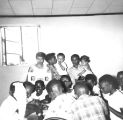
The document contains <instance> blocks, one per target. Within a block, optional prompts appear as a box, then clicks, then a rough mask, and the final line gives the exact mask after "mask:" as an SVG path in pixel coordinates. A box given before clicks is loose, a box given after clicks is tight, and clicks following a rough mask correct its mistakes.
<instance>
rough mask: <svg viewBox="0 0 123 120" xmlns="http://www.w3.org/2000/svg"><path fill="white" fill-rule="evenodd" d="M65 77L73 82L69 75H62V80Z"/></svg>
mask: <svg viewBox="0 0 123 120" xmlns="http://www.w3.org/2000/svg"><path fill="white" fill-rule="evenodd" d="M63 78H67V79H68V81H69V82H72V81H71V78H70V76H69V75H62V76H61V78H60V80H61V81H62V79H63Z"/></svg>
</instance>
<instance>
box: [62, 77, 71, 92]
mask: <svg viewBox="0 0 123 120" xmlns="http://www.w3.org/2000/svg"><path fill="white" fill-rule="evenodd" d="M64 78H67V79H68V82H70V85H69V88H71V86H72V81H71V78H70V76H69V75H62V76H61V78H60V81H62V84H63V87H64V88H65V92H66V91H67V88H66V86H65V83H64V81H63V79H64Z"/></svg>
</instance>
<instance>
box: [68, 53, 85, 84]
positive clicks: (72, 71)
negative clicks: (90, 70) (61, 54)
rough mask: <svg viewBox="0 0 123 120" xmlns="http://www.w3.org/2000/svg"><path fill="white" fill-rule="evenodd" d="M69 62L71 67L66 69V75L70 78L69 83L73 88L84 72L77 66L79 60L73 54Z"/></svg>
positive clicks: (77, 56)
mask: <svg viewBox="0 0 123 120" xmlns="http://www.w3.org/2000/svg"><path fill="white" fill-rule="evenodd" d="M71 62H72V64H73V66H72V67H71V68H69V69H68V74H69V76H70V77H71V81H72V84H73V86H74V85H75V83H76V81H77V80H78V78H79V77H80V76H82V74H83V73H84V72H85V70H84V69H83V68H82V67H81V66H80V65H79V63H80V58H79V55H78V54H73V55H72V56H71Z"/></svg>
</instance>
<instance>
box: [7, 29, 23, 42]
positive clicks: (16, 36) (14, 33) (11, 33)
mask: <svg viewBox="0 0 123 120" xmlns="http://www.w3.org/2000/svg"><path fill="white" fill-rule="evenodd" d="M5 32H6V40H11V41H15V42H20V40H21V34H20V27H6V28H5Z"/></svg>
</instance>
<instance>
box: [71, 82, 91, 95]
mask: <svg viewBox="0 0 123 120" xmlns="http://www.w3.org/2000/svg"><path fill="white" fill-rule="evenodd" d="M81 88H84V89H85V92H86V93H87V94H88V93H89V91H90V88H89V86H88V83H87V82H85V81H79V82H76V84H75V85H74V87H73V89H74V90H75V89H77V90H80V89H81Z"/></svg>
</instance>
